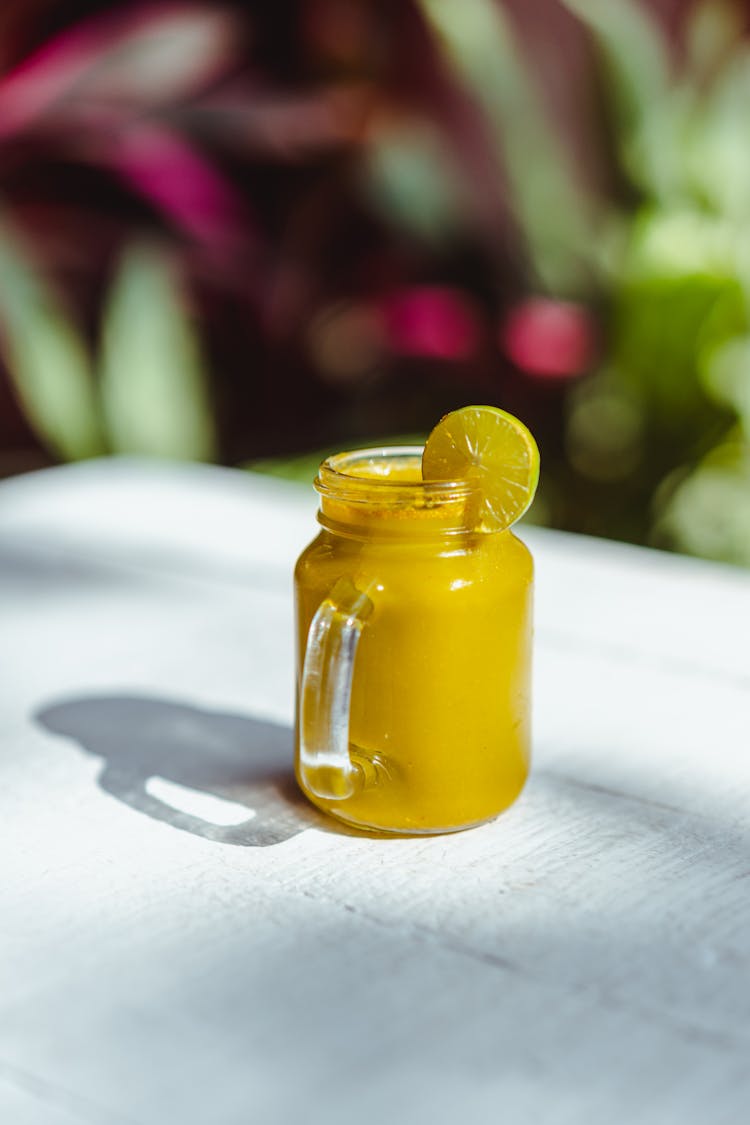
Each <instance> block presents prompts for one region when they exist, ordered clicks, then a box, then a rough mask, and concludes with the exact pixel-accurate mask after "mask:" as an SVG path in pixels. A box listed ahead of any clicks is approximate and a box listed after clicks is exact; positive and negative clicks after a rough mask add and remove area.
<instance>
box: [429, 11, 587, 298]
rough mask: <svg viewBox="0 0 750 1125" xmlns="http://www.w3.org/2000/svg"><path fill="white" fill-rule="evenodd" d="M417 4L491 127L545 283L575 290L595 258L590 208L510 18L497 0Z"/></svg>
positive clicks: (525, 231)
mask: <svg viewBox="0 0 750 1125" xmlns="http://www.w3.org/2000/svg"><path fill="white" fill-rule="evenodd" d="M419 2H420V7H421V8H422V11H423V12H424V15H425V19H426V20H427V22H428V24H429V26H431V27H432V29H433V30H434V32H435V33H436V35H437V37H438V39H439V40H440V42H441V43H442V45H443V50H444V53H445V55H446V58H447V59H448V60H449V62H450V64H451V66H452V67H453V69H454V71H455V72H456V74H457V76H458V77H459V78H460V79H461V81H462V82H463V83H464V85H465V86H466V87H467V89H468V90H470V91H471V93H472V95H473V96H474V98H475V99H476V100H477V102H478V103H479V105H480V106H481V107H482V108H483V110H484V112H485V114H486V116H487V119H488V121H489V123H490V125H491V127H492V130H493V133H494V135H495V138H496V141H497V144H498V148H499V150H500V151H501V153H502V155H503V158H504V163H505V166H506V167H507V170H508V176H509V180H510V185H511V192H512V201H513V209H514V211H515V214H516V216H517V218H518V221H519V223H520V225H521V228H522V230H523V232H524V234H525V236H526V239H527V241H528V244H529V250H530V254H531V257H532V260H533V262H534V265H535V267H536V269H537V272H538V273H539V275H540V278H541V280H542V281H543V282H544V283H545V284H547V285H548V286H550V287H551V288H552V289H554V290H555V291H557V292H565V291H575V290H576V288H577V284H578V282H579V281H581V280H583V277H584V273H585V270H586V268H587V267H588V265H589V264H590V261H591V260H592V258H593V255H592V254H591V253H590V247H591V243H592V242H593V241H595V240H593V239H592V238H591V219H592V215H591V206H590V204H588V203H587V202H586V201H585V199H584V196H583V192H582V189H581V185H580V184H578V183H576V181H575V179H574V177H573V173H572V168H571V167H570V166H569V161H568V156H567V153H566V152H565V150H564V147H563V145H562V143H561V141H560V140H559V138H558V137H557V136H556V134H555V131H554V129H553V128H552V126H551V124H550V122H549V121H548V120H547V118H546V116H545V113H544V111H543V109H542V105H541V101H540V97H539V92H538V90H537V89H536V88H535V86H534V84H533V82H532V81H530V79H529V71H530V67H529V65H528V63H527V62H526V61H525V60H524V59H523V58H522V52H521V51H520V50H519V47H518V45H517V43H516V42H515V38H514V36H513V33H512V30H511V26H510V23H509V21H508V20H507V19H506V17H505V15H504V13H503V12H502V9H501V7H500V6H499V5H498V4H497V3H495V2H494V0H461V2H460V3H457V0H419Z"/></svg>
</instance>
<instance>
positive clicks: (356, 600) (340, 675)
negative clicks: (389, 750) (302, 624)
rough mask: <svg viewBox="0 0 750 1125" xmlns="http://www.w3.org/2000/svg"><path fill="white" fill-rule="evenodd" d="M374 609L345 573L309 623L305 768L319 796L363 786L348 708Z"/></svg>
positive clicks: (332, 797) (303, 706)
mask: <svg viewBox="0 0 750 1125" xmlns="http://www.w3.org/2000/svg"><path fill="white" fill-rule="evenodd" d="M372 610H373V605H372V602H371V601H370V599H369V597H368V596H367V594H366V593H363V592H362V591H361V590H358V589H357V588H356V586H355V585H354V583H353V582H352V581H351V580H350V579H348V578H341V579H339V581H338V582H337V583H336V585H335V586H334V587H333V589H332V590H331V592H330V594H329V595H328V597H327V598H326V599H325V600H324V601H323V602H321V604H320V606H319V607H318V610H317V612H316V613H315V616H314V617H313V619H312V622H311V624H310V630H309V632H308V634H307V648H306V649H305V659H304V663H303V666H302V682H301V683H300V708H299V727H300V729H299V748H300V755H299V756H300V773H301V778H302V781H303V782H304V784H305V786H306V787H307V788H308V789H309V790H310V792H311V793H314V794H315V796H316V797H324V798H326V799H327V800H329V801H342V800H344V799H345V798H346V797H351V796H352V794H353V793H354V792H355V791H356V790H357V788H359V785H360V784H361V781H362V779H361V774H360V771H359V770H358V769H357V767H356V766H355V765H354V763H353V762H352V760H351V757H350V754H349V710H350V705H351V694H352V680H353V678H354V658H355V656H356V653H357V646H358V645H359V641H360V637H361V635H362V629H363V627H364V624H365V622H366V621H367V618H368V617H369V616H370V614H371V613H372Z"/></svg>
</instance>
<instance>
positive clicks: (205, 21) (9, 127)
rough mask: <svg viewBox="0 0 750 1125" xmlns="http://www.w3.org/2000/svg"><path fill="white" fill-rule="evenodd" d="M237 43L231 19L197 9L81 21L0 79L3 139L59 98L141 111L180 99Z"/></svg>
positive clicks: (176, 7)
mask: <svg viewBox="0 0 750 1125" xmlns="http://www.w3.org/2000/svg"><path fill="white" fill-rule="evenodd" d="M238 41H239V36H238V25H237V21H236V19H235V18H233V17H232V16H231V15H230V14H229V13H228V12H227V11H223V10H222V9H218V10H212V9H211V8H209V7H208V6H207V5H200V4H189V3H187V4H186V3H169V2H164V3H157V4H149V5H147V6H145V7H142V8H140V9H136V10H135V11H134V10H133V9H123V10H120V11H116V12H108V13H106V14H105V15H99V16H96V17H94V18H92V19H89V20H86V21H84V22H82V23H80V24H77V25H76V26H74V27H73V28H71V29H70V30H68V31H65V32H62V33H61V34H60V35H58V36H56V37H55V38H54V39H52V40H50V41H49V42H48V43H45V44H44V45H43V46H42V47H41V48H39V50H37V51H35V52H34V53H33V54H32V55H30V56H29V58H27V59H26V60H25V61H24V62H22V63H21V64H20V65H19V66H18V67H16V69H15V70H13V71H11V73H10V74H8V75H6V76H5V77H4V78H2V79H0V137H8V136H11V135H13V134H15V133H18V132H20V131H22V130H24V129H26V128H28V127H30V126H33V125H35V124H36V123H37V121H38V119H39V118H42V117H43V116H44V115H45V114H46V113H47V112H49V111H50V110H54V109H55V108H56V106H57V103H59V102H60V101H61V99H73V100H75V101H80V100H83V101H94V102H95V101H113V102H116V103H125V104H130V105H135V106H138V105H153V104H155V103H158V102H164V101H169V100H174V99H177V98H180V97H184V96H185V95H186V94H189V93H192V92H193V91H195V90H196V89H199V88H200V87H202V86H204V85H205V84H206V83H207V82H208V81H210V80H211V79H212V78H213V77H215V76H216V75H217V74H219V73H221V72H222V71H223V70H224V69H225V68H226V67H227V66H228V65H229V63H230V62H231V61H232V60H233V58H234V57H235V54H236V50H237V44H238Z"/></svg>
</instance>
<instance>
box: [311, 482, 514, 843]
mask: <svg viewBox="0 0 750 1125" xmlns="http://www.w3.org/2000/svg"><path fill="white" fill-rule="evenodd" d="M358 475H362V474H361V473H359V474H358ZM372 475H373V477H375V475H376V474H375V473H373V474H372ZM377 475H379V476H382V475H383V474H382V467H381V471H380V472H379V473H378V474H377ZM387 475H388V478H389V479H391V480H401V481H404V482H410V481H415V482H417V481H419V480H420V479H421V477H420V474H419V469H418V466H417V467H415V466H414V465H412V466H410V467H409V466H406V467H405V466H403V465H400V464H394V466H393V467H392V469H391V471H389V472H388V473H387ZM376 494H377V489H375V488H374V489H373V490H372V498H371V499H369V500H368V502H367V503H365V504H362V503H359V504H356V505H355V504H347V503H346V502H344V501H336V500H332V499H326V498H324V500H323V513H324V516H323V518H324V520H330V521H332V526H335V527H336V529H337V530H335V531H333V530H323V531H322V532H321V534H320V535H319V536H318V538H317V539H315V540H314V542H313V543H311V544H310V546H309V547H308V548H307V549H306V550H305V551H304V552H303V554H302V556H301V557H300V559H299V562H298V564H297V569H296V574H295V580H296V581H295V585H296V596H297V616H298V630H299V631H298V685H299V677H300V675H301V668H302V662H303V660H304V654H305V646H306V642H307V635H308V631H309V628H310V623H311V621H312V618H313V615H314V614H315V612H316V610H317V609H318V607H319V605H320V604H321V602H322V601H323V600H324V599H325V598H326V597H327V596H328V595H329V594H330V592H331V590H332V588H333V587H334V586H335V584H336V582H337V581H339V580H340V579H342V578H347V579H349V580H350V581H351V582H352V583H353V584H354V585H355V587H356V588H357V589H358V590H361V591H365V592H366V593H367V595H368V597H369V598H370V600H371V602H372V605H373V610H372V613H371V615H370V617H369V618H368V620H367V622H366V624H365V626H364V628H363V631H362V635H361V639H360V642H359V647H358V649H357V654H356V660H355V667H354V680H353V686H352V699H351V711H350V725H349V737H350V752H351V756H352V760H353V761H354V762H355V764H357V765H359V766H360V767H361V774H360V779H361V780H363V782H364V783H363V784H361V785H360V787H359V788H358V790H357V791H356V792H355V793H354V794H353V795H352V796H350V797H347V798H345V799H343V800H329V799H326V798H321V797H319V796H316V795H315V794H314V793H312V792H310V791H309V789H308V788H307V787H306V786H305V784H304V780H303V779H302V777H301V775H300V771H299V768H298V781H299V783H300V785H301V787H302V789H303V791H304V792H305V793H306V795H307V796H308V797H309V798H310V800H311V801H313V802H314V803H315V804H316V805H318V806H319V807H320V808H322V809H323V810H324V811H325V812H327V813H330V814H331V815H332V816H335V817H338V818H339V819H341V820H343V821H346V822H347V823H349V824H353V825H356V826H359V827H363V828H369V829H374V830H376V831H387V832H403V833H430V832H439V831H450V830H454V829H458V828H465V827H469V826H470V825H473V824H478V823H481V822H482V821H485V820H488V819H491V818H492V817H494V816H496V815H497V814H498V813H499V812H501V811H502V810H503V809H504V808H506V807H507V806H508V805H510V804H511V803H512V802H513V801H514V800H515V798H516V797H517V796H518V794H519V793H520V791H521V789H522V787H523V784H524V782H525V780H526V776H527V773H528V767H529V745H530V723H529V720H530V699H529V691H530V671H531V667H530V666H531V591H532V578H533V564H532V560H531V556H530V554H529V552H528V550H527V549H526V547H525V546H524V545H523V544H522V543H521V542H520V541H519V540H518V539H516V538H515V536H514V535H513V534H512V533H511V532H510V531H504V532H499V533H494V534H475V533H471V532H461V533H457V534H452V535H447V534H441V530H440V529H441V520H444V518H445V517H444V512H443V511H441V510H440V509H430V508H425V507H421V506H414V507H405V508H400V509H398V510H395V511H394V510H393V508H392V506H389V505H382V506H378V500H377V495H376Z"/></svg>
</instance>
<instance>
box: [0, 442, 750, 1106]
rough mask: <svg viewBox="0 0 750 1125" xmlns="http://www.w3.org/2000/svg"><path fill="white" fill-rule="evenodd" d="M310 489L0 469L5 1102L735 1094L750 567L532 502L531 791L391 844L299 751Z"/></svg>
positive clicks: (740, 1094) (155, 473) (218, 474)
mask: <svg viewBox="0 0 750 1125" xmlns="http://www.w3.org/2000/svg"><path fill="white" fill-rule="evenodd" d="M313 513H314V497H313V496H312V494H311V493H310V492H309V491H308V490H304V489H302V490H300V489H298V488H297V487H295V486H292V485H284V484H282V483H278V482H273V481H267V480H264V479H260V478H254V477H252V476H250V475H242V474H238V473H232V472H230V471H228V470H221V469H212V468H207V467H197V466H191V467H187V466H168V465H160V464H149V463H144V462H127V461H123V462H117V461H113V462H100V463H91V464H87V465H79V466H75V467H71V468H65V469H57V470H53V471H50V472H46V473H41V474H36V475H31V476H28V477H25V478H19V479H17V480H11V481H7V482H4V483H3V484H2V485H0V669H2V690H0V826H1V827H0V833H1V834H2V843H3V846H2V853H0V855H1V857H2V858H0V895H1V904H0V1121H2V1122H3V1125H5V1123H6V1122H7V1123H8V1125H67V1123H73V1125H78V1123H95V1125H110V1123H112V1125H114V1123H118V1125H119V1123H124V1122H127V1123H135V1125H165V1123H171V1122H179V1123H180V1125H182V1123H185V1125H206V1123H209V1122H210V1123H211V1125H235V1123H236V1125H247V1123H248V1122H255V1121H258V1122H261V1121H262V1122H264V1123H270V1125H276V1123H278V1125H287V1123H288V1122H292V1121H297V1120H306V1121H313V1122H318V1121H320V1122H326V1125H329V1123H333V1125H337V1123H339V1122H341V1123H344V1122H351V1121H354V1120H356V1121H357V1122H358V1123H364V1125H370V1123H372V1125H375V1123H380V1122H381V1121H383V1120H393V1121H407V1120H408V1121H410V1122H414V1123H417V1125H418V1123H421V1122H428V1121H429V1122H435V1123H437V1125H442V1123H443V1122H445V1123H446V1125H447V1123H448V1122H454V1121H455V1120H456V1119H457V1118H458V1119H462V1120H465V1121H470V1122H472V1123H474V1122H479V1123H484V1122H488V1123H489V1122H492V1123H495V1122H497V1121H499V1120H500V1121H508V1122H513V1123H516V1122H525V1121H533V1122H535V1123H536V1122H540V1123H543V1125H546V1123H550V1125H558V1123H559V1125H562V1123H571V1125H572V1123H576V1125H580V1123H581V1122H589V1121H595V1122H607V1123H610V1122H614V1123H619V1122H622V1123H626V1122H628V1123H630V1122H633V1121H638V1122H639V1123H644V1122H645V1123H647V1125H648V1123H651V1122H653V1123H654V1125H657V1123H658V1125H670V1123H672V1122H675V1123H677V1122H679V1123H680V1125H686V1123H688V1125H689V1123H692V1122H696V1123H698V1122H701V1123H704V1122H706V1121H710V1122H711V1123H712V1125H715V1123H719V1125H720V1123H722V1122H732V1123H734V1122H737V1121H741V1120H744V1119H745V1117H746V1116H747V1104H748V1098H750V1070H749V1067H748V1058H749V1057H750V1020H749V1017H750V948H749V943H750V939H749V938H748V933H749V932H750V929H749V926H750V898H749V896H750V836H749V831H750V745H749V740H748V721H749V719H750V706H749V702H750V668H749V667H748V657H747V644H746V637H747V634H748V626H749V625H750V579H749V578H748V576H747V575H745V574H742V573H740V572H737V571H732V570H729V569H724V568H721V567H715V566H710V565H707V564H702V563H697V562H692V561H689V560H683V559H675V558H671V557H668V556H664V555H658V554H656V553H652V552H647V551H641V550H637V549H634V548H627V547H622V546H618V545H614V544H607V543H599V542H594V541H589V540H582V539H578V538H576V537H573V536H562V535H556V534H553V533H549V532H547V533H545V532H540V531H536V530H534V529H529V530H528V532H527V533H526V538H527V539H528V541H529V542H530V543H531V545H532V548H533V550H534V553H535V556H536V559H537V570H538V600H537V606H538V613H537V623H538V624H537V651H536V708H535V723H536V738H535V768H534V773H533V776H532V780H531V782H530V784H529V786H528V789H527V792H526V794H525V795H524V796H523V798H522V799H521V801H520V802H519V803H518V804H517V805H516V807H515V808H514V809H512V810H511V811H510V812H508V813H507V814H506V815H505V816H503V817H501V818H500V819H499V820H498V821H496V822H495V823H494V824H491V825H488V826H486V827H483V828H481V829H477V830H475V831H473V832H468V833H463V834H459V835H456V836H451V837H442V838H436V839H428V840H413V841H412V840H376V839H367V838H361V837H356V836H350V835H344V834H341V833H339V832H338V831H337V830H336V828H335V826H333V825H329V824H327V823H325V822H324V821H323V820H322V818H320V817H318V815H317V814H316V813H315V812H314V811H313V810H312V809H309V808H308V807H307V806H305V804H304V803H303V802H302V801H301V800H299V799H297V798H296V797H295V795H294V791H293V789H292V788H291V786H290V785H289V782H288V775H287V776H284V770H286V769H287V768H288V762H289V760H290V755H291V741H290V728H289V724H290V721H291V715H292V705H293V695H292V677H291V660H292V646H291V600H290V568H291V564H292V562H293V560H294V557H295V555H296V553H297V551H298V550H299V548H300V547H301V546H302V545H303V544H304V543H305V542H306V541H307V540H308V539H309V538H310V537H311V535H312V534H313V532H314V519H313ZM280 763H281V774H282V777H281V779H280V780H279V777H278V772H279V764H280ZM248 769H249V770H250V771H251V772H252V774H253V777H254V781H252V782H251V783H247V782H246V781H243V780H242V778H243V775H245V774H246V773H247V771H248Z"/></svg>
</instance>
